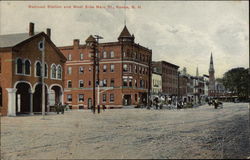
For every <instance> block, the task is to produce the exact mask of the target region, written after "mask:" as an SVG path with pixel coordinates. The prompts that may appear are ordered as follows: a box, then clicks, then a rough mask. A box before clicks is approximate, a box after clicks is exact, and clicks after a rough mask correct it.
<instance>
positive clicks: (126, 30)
mask: <svg viewBox="0 0 250 160" xmlns="http://www.w3.org/2000/svg"><path fill="white" fill-rule="evenodd" d="M120 37H132V36H131V34H130V33H129V31H128V29H127V27H126V25H125V26H124V28H123V30H122V32H121V33H120V35H119V38H120Z"/></svg>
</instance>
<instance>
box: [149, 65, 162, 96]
mask: <svg viewBox="0 0 250 160" xmlns="http://www.w3.org/2000/svg"><path fill="white" fill-rule="evenodd" d="M151 86H152V87H151V88H152V95H161V94H162V77H161V73H160V72H159V70H157V68H156V67H154V68H152V85H151Z"/></svg>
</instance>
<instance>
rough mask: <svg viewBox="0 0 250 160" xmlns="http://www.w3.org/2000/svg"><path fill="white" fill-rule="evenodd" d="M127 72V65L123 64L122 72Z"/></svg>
mask: <svg viewBox="0 0 250 160" xmlns="http://www.w3.org/2000/svg"><path fill="white" fill-rule="evenodd" d="M127 71H128V65H127V64H124V65H123V72H127Z"/></svg>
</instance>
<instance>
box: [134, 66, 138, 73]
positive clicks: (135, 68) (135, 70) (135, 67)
mask: <svg viewBox="0 0 250 160" xmlns="http://www.w3.org/2000/svg"><path fill="white" fill-rule="evenodd" d="M134 72H135V73H137V66H136V65H134Z"/></svg>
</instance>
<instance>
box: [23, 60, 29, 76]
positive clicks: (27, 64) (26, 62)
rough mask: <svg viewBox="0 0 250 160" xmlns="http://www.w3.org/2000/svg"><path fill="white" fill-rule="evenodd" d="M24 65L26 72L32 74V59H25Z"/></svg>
mask: <svg viewBox="0 0 250 160" xmlns="http://www.w3.org/2000/svg"><path fill="white" fill-rule="evenodd" d="M24 65H25V74H27V75H30V61H29V60H25V62H24Z"/></svg>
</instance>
